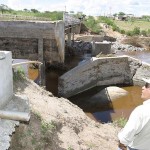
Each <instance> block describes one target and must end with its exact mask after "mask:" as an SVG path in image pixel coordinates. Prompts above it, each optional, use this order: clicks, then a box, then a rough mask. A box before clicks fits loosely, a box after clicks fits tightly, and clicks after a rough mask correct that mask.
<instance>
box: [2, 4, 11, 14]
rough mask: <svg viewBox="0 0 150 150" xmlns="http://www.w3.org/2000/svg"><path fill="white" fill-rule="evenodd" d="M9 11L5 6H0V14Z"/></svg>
mask: <svg viewBox="0 0 150 150" xmlns="http://www.w3.org/2000/svg"><path fill="white" fill-rule="evenodd" d="M10 10H11V9H10V8H9V7H8V6H7V5H4V4H1V5H0V11H1V12H2V14H3V13H4V12H6V11H10Z"/></svg>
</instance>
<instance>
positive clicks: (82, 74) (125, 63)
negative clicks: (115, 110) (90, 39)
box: [58, 56, 150, 98]
mask: <svg viewBox="0 0 150 150" xmlns="http://www.w3.org/2000/svg"><path fill="white" fill-rule="evenodd" d="M149 70H150V64H148V63H145V62H142V61H140V60H138V59H135V58H132V57H129V56H120V57H101V58H96V57H92V58H91V59H90V60H87V61H85V62H83V63H81V64H79V65H78V66H76V67H75V68H73V69H72V70H70V71H68V72H66V73H65V74H63V75H62V76H60V77H59V87H58V92H59V95H60V96H63V97H67V98H68V97H71V96H74V95H76V94H79V93H81V92H83V91H86V90H88V89H91V88H93V87H96V86H109V85H119V84H120V85H142V78H150V72H149Z"/></svg>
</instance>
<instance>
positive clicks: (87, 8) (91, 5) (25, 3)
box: [0, 0, 150, 16]
mask: <svg viewBox="0 0 150 150" xmlns="http://www.w3.org/2000/svg"><path fill="white" fill-rule="evenodd" d="M0 4H5V5H7V6H8V7H10V8H12V9H15V10H19V9H24V8H26V9H31V8H34V9H37V10H40V11H54V10H61V11H64V10H65V9H66V11H68V12H69V11H74V12H79V11H80V12H83V13H84V14H86V15H93V16H97V15H106V14H110V13H111V14H114V13H118V12H124V13H126V14H134V15H135V16H141V15H150V0H0Z"/></svg>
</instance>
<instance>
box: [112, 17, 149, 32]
mask: <svg viewBox="0 0 150 150" xmlns="http://www.w3.org/2000/svg"><path fill="white" fill-rule="evenodd" d="M114 22H115V24H116V25H117V26H118V27H119V28H120V29H122V30H125V31H129V30H133V29H134V28H135V27H139V28H140V30H148V29H150V22H148V21H133V22H131V21H119V20H115V21H114Z"/></svg>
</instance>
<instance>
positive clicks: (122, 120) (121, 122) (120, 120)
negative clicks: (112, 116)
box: [113, 117, 128, 128]
mask: <svg viewBox="0 0 150 150" xmlns="http://www.w3.org/2000/svg"><path fill="white" fill-rule="evenodd" d="M127 121H128V119H127V118H125V117H120V118H118V119H116V120H114V121H113V124H114V125H117V126H119V127H121V128H123V127H124V126H125V124H126V123H127Z"/></svg>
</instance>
